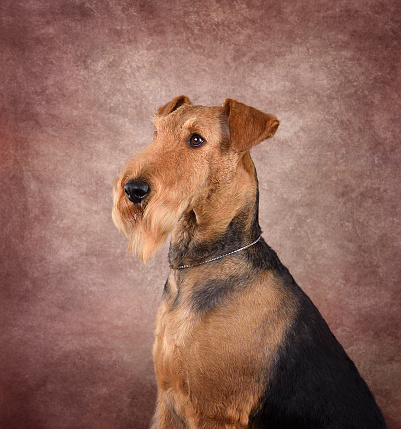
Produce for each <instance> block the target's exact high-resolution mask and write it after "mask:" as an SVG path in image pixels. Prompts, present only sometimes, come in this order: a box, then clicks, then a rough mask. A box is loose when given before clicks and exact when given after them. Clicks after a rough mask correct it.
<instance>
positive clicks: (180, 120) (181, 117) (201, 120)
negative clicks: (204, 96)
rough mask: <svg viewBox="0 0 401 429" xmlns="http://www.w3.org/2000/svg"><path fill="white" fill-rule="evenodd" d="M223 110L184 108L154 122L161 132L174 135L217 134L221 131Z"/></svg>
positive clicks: (156, 118) (189, 106) (214, 108)
mask: <svg viewBox="0 0 401 429" xmlns="http://www.w3.org/2000/svg"><path fill="white" fill-rule="evenodd" d="M222 116H223V109H222V108H221V107H217V106H216V107H206V106H193V105H186V106H182V107H180V108H179V109H177V110H176V111H174V112H172V113H170V114H169V115H167V116H162V117H159V116H156V117H155V118H154V120H153V123H154V125H155V128H156V130H157V131H159V132H163V131H165V132H170V133H173V134H177V133H181V132H187V131H189V132H191V131H198V132H201V131H204V132H210V133H215V132H218V131H220V130H221V122H222Z"/></svg>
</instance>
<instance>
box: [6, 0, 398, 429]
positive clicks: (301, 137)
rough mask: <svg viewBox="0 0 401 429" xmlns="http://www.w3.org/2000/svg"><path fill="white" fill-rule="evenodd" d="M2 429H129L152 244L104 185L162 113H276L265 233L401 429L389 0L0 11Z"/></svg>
mask: <svg viewBox="0 0 401 429" xmlns="http://www.w3.org/2000/svg"><path fill="white" fill-rule="evenodd" d="M0 11H1V17H0V19H1V20H0V24H1V33H0V50H1V51H0V52H1V66H0V67H1V71H0V73H1V76H0V88H1V91H0V97H1V101H0V132H1V137H0V138H1V140H0V144H1V156H0V174H1V176H0V204H1V211H0V222H1V223H0V225H1V232H0V234H1V237H0V246H1V261H0V263H1V266H0V276H1V277H0V278H1V289H0V292H1V306H2V308H1V312H0V318H1V325H0V326H1V330H0V335H1V343H0V387H1V392H0V427H1V428H7V429H12V428H19V429H20V428H29V429H35V428H46V429H47V428H48V429H59V428H60V429H61V428H71V429H72V428H74V429H75V428H85V429H86V428H89V429H90V428H93V429H103V428H104V429H110V428H116V429H123V428H135V429H142V428H145V427H147V424H148V421H149V419H150V416H151V413H152V410H153V407H154V399H155V383H154V376H153V366H152V360H151V345H152V341H153V338H152V336H153V326H154V318H155V312H156V309H157V306H158V303H159V300H160V297H161V291H162V287H163V284H164V280H165V277H166V273H167V268H168V266H167V260H166V254H167V246H165V247H164V248H163V250H162V252H161V254H159V255H158V256H157V257H156V259H153V260H151V261H150V262H148V263H147V265H146V266H143V265H142V264H141V263H139V262H137V261H135V260H133V259H131V258H130V257H127V256H126V253H125V247H126V243H125V240H124V238H123V237H122V236H121V235H120V234H119V233H118V231H117V230H116V228H115V227H114V225H113V224H112V221H111V206H112V185H113V181H114V178H115V177H116V176H117V175H118V174H119V172H120V169H121V167H122V165H123V163H124V162H125V161H127V160H128V159H129V158H130V157H131V156H132V155H133V154H134V153H135V152H136V151H138V150H139V149H141V148H143V147H144V146H145V145H146V144H147V143H148V142H149V141H150V139H151V136H152V125H151V122H150V118H151V116H152V115H153V113H154V112H155V110H156V109H157V108H158V107H159V106H160V105H162V104H164V103H166V102H167V101H169V100H170V99H172V98H173V97H175V96H177V95H180V94H186V95H188V96H189V97H190V98H191V99H192V100H193V101H194V102H195V103H199V104H209V105H216V104H220V103H222V101H223V100H224V99H225V98H226V97H233V98H237V99H239V100H240V101H243V102H245V103H247V104H250V105H253V106H255V107H257V108H259V109H261V110H264V111H267V112H270V113H274V114H276V115H277V116H278V117H279V119H280V120H281V127H280V128H279V131H278V132H277V134H276V136H275V138H274V139H272V140H270V141H268V142H265V143H263V144H262V145H260V146H259V147H257V148H255V150H254V151H253V157H254V160H255V163H256V165H257V168H258V172H259V179H260V188H261V224H262V228H263V230H264V237H265V239H266V241H267V242H268V243H269V244H270V245H271V246H272V247H273V248H274V249H275V250H276V251H277V252H278V254H279V256H280V257H281V259H282V261H283V262H284V263H285V264H286V265H287V266H288V268H289V269H290V271H291V272H292V274H293V275H294V277H295V278H296V280H297V281H298V283H299V284H300V285H301V287H303V289H304V290H305V291H306V292H307V293H308V294H309V295H310V296H311V298H312V299H313V300H314V302H315V303H316V305H317V306H318V308H319V309H320V311H321V312H322V314H323V316H324V317H325V318H326V319H327V321H328V323H329V325H330V326H331V328H332V330H333V332H334V333H335V335H336V336H337V337H338V339H339V340H340V341H341V343H342V344H343V345H344V347H345V349H346V350H347V352H348V353H349V355H350V356H351V357H352V359H353V360H354V361H355V362H356V364H357V366H358V368H359V369H360V372H361V373H362V375H363V376H364V377H365V379H366V380H367V382H368V384H369V385H370V387H371V389H372V390H373V392H374V394H375V396H376V398H377V401H378V403H379V404H380V406H381V407H382V409H383V413H384V415H385V417H386V419H387V422H388V425H389V427H390V428H401V397H400V395H401V385H400V384H401V382H400V379H401V357H400V327H401V318H400V314H401V312H400V310H401V305H400V271H401V246H400V232H401V231H400V209H401V203H400V161H401V150H400V131H401V129H400V119H401V118H400V108H401V100H400V87H401V73H400V71H401V62H400V44H401V42H400V41H401V19H400V18H401V6H400V2H399V1H398V0H388V1H381V0H366V1H363V0H347V1H345V0H340V1H332V0H322V1H313V2H310V1H308V0H300V1H295V0H294V1H281V2H277V1H270V0H269V1H257V0H249V1H235V0H222V1H211V0H206V1H202V2H193V0H183V1H155V0H150V1H136V0H131V1H130V0H114V1H112V0H52V1H47V0H30V1H14V0H3V1H2V2H1V5H0Z"/></svg>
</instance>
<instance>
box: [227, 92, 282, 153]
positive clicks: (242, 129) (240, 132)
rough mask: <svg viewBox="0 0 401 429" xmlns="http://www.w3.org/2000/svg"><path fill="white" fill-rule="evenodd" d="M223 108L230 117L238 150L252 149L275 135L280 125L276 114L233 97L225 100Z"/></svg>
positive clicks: (232, 134)
mask: <svg viewBox="0 0 401 429" xmlns="http://www.w3.org/2000/svg"><path fill="white" fill-rule="evenodd" d="M223 109H224V113H225V115H226V117H227V119H228V127H229V131H230V140H231V144H232V145H233V147H234V149H235V150H236V151H237V152H244V151H247V150H250V149H251V148H252V147H253V146H255V145H257V144H258V143H260V142H262V141H263V140H266V139H268V138H270V137H273V136H274V134H275V132H276V131H277V128H278V126H279V125H280V122H279V121H278V119H277V118H276V117H275V116H273V115H270V114H268V113H263V112H261V111H260V110H257V109H255V108H254V107H250V106H247V105H246V104H243V103H240V102H238V101H237V100H233V99H231V98H227V99H226V100H225V101H224V103H223Z"/></svg>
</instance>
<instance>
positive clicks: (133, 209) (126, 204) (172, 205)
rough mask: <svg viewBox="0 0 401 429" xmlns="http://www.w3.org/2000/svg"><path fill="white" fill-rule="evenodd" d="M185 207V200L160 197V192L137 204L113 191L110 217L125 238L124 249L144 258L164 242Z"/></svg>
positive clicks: (144, 259)
mask: <svg viewBox="0 0 401 429" xmlns="http://www.w3.org/2000/svg"><path fill="white" fill-rule="evenodd" d="M185 208H186V204H185V203H183V202H182V201H180V200H179V199H176V200H173V199H167V198H163V193H159V194H156V195H153V196H152V198H151V199H150V200H149V202H146V203H142V204H140V205H135V204H132V203H131V202H130V201H129V200H128V199H127V198H126V196H125V195H121V194H120V195H118V196H117V195H115V203H114V207H113V221H114V223H115V225H116V226H117V228H119V229H120V230H121V231H122V232H123V233H124V234H125V236H126V237H127V238H128V241H129V244H128V252H129V253H133V254H134V255H135V256H137V257H138V258H139V259H141V260H142V261H143V262H146V261H147V260H148V259H149V258H150V257H151V256H152V255H154V254H155V253H156V252H157V251H158V250H160V248H161V247H162V245H163V244H164V243H165V242H166V240H167V239H168V236H169V234H170V233H171V232H172V231H173V229H174V227H175V226H176V224H177V222H178V220H179V218H180V217H181V215H182V213H183V212H184V210H185Z"/></svg>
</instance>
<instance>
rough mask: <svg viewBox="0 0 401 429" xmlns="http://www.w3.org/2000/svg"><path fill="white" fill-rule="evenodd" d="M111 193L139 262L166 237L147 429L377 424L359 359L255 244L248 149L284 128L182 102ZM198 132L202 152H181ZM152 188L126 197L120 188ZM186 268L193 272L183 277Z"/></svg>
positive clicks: (235, 108) (167, 111)
mask: <svg viewBox="0 0 401 429" xmlns="http://www.w3.org/2000/svg"><path fill="white" fill-rule="evenodd" d="M154 123H155V136H154V139H153V142H152V143H151V145H150V146H149V147H148V148H147V149H146V150H144V151H143V152H141V153H140V154H138V155H137V156H136V157H135V158H134V159H133V160H132V161H131V162H129V163H128V164H127V166H126V167H125V169H124V171H123V173H122V175H121V177H120V178H119V179H117V181H116V183H115V187H114V207H113V219H114V222H115V223H116V225H117V226H118V227H119V228H120V229H121V230H122V231H123V232H124V233H125V235H126V236H127V237H128V239H129V248H130V250H131V251H132V252H133V253H134V254H136V255H137V256H139V257H140V258H142V259H143V260H144V261H145V260H146V259H148V258H149V257H150V256H151V255H152V254H153V253H155V252H156V251H157V250H158V249H159V248H160V246H161V245H162V244H163V243H164V242H165V241H166V239H167V237H168V236H169V234H171V245H170V252H169V260H170V265H171V270H170V273H169V276H168V279H167V281H166V284H165V287H164V291H163V299H162V302H161V305H160V307H159V311H158V315H157V322H156V332H155V334H156V335H155V343H154V348H153V356H154V362H155V371H156V378H157V385H158V400H157V408H156V412H155V415H154V418H153V421H152V426H151V427H152V429H201V428H203V429H223V428H236V429H239V428H242V429H245V428H259V429H260V428H294V429H306V428H310V429H312V428H313V429H315V428H325V429H327V428H331V429H345V428H355V429H356V428H365V429H366V428H370V429H378V428H385V423H384V420H383V417H382V415H381V413H380V410H379V409H378V407H377V405H376V403H375V400H374V398H373V396H372V394H371V393H370V391H369V389H368V387H367V385H366V383H365V382H364V380H363V379H362V378H361V376H360V375H359V373H358V371H357V369H356V368H355V365H354V364H353V363H352V361H351V360H350V359H349V357H348V356H347V355H346V353H345V351H344V349H343V348H342V347H341V345H340V344H339V343H338V341H337V340H336V339H335V337H334V335H333V334H332V333H331V332H330V329H329V327H328V326H327V324H326V322H325V321H324V320H323V318H322V316H321V315H320V313H319V311H318V310H317V308H316V307H315V306H314V305H313V304H312V302H311V301H310V299H309V298H308V297H307V296H306V295H305V294H304V293H303V292H302V290H301V289H300V288H299V287H298V285H297V284H296V283H295V281H294V279H293V278H292V276H291V275H290V273H289V272H288V270H287V269H286V268H285V267H284V266H283V265H282V264H281V262H280V260H279V258H278V257H277V255H276V253H275V252H274V251H273V250H272V249H270V247H269V246H268V245H267V244H266V243H265V241H264V240H263V238H261V239H260V240H259V241H257V242H256V244H254V245H252V246H250V247H247V248H246V249H244V250H242V251H240V252H236V253H232V254H230V256H226V257H223V258H220V259H217V260H215V261H213V262H209V263H205V264H202V262H204V261H207V260H209V259H212V258H215V257H217V256H221V255H227V254H228V253H230V252H232V251H234V250H236V249H239V248H241V247H243V246H245V245H247V244H250V243H253V242H254V241H255V240H256V239H257V238H258V237H259V236H260V234H261V230H260V226H259V223H258V203H259V201H258V182H257V176H256V171H255V167H254V164H253V162H252V159H251V157H250V154H249V151H250V149H251V148H252V146H254V145H255V144H258V143H260V142H261V141H262V140H264V139H266V138H269V137H272V136H273V135H274V133H275V131H276V130H277V127H278V125H279V122H278V120H277V118H275V117H274V116H273V115H269V114H265V113H263V112H260V111H258V110H256V109H254V108H252V107H249V106H246V105H244V104H242V103H239V102H237V101H235V100H231V99H227V100H226V101H225V102H224V103H223V106H221V107H203V106H193V105H192V104H191V102H190V101H189V99H188V97H186V96H181V97H177V98H176V99H174V100H172V101H171V102H170V103H167V104H166V105H165V106H162V107H161V108H160V109H159V110H158V113H157V115H156V117H155V119H154ZM194 133H195V134H199V135H201V136H202V137H203V138H204V140H205V144H203V145H202V146H201V147H197V148H196V147H191V146H190V145H189V141H190V136H191V135H193V134H194ZM139 179H140V180H141V181H144V182H146V183H147V184H148V185H149V188H150V193H149V194H148V195H147V196H146V198H144V199H143V201H142V202H140V203H139V202H135V203H131V202H130V201H129V200H128V199H127V197H126V196H125V193H124V186H125V185H126V184H127V183H128V182H129V181H132V180H139ZM183 265H188V266H190V268H186V269H180V267H181V266H183Z"/></svg>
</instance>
